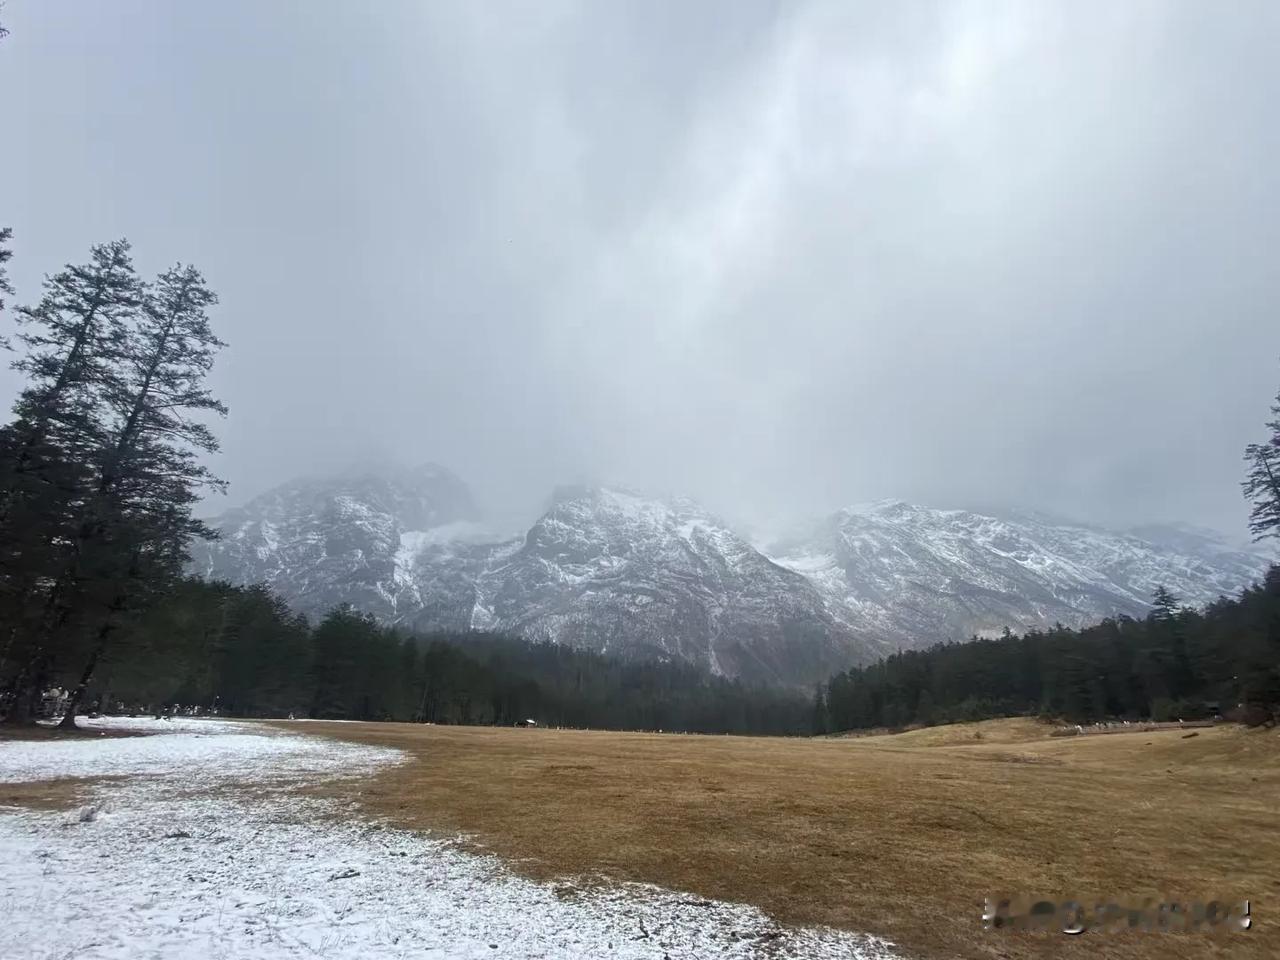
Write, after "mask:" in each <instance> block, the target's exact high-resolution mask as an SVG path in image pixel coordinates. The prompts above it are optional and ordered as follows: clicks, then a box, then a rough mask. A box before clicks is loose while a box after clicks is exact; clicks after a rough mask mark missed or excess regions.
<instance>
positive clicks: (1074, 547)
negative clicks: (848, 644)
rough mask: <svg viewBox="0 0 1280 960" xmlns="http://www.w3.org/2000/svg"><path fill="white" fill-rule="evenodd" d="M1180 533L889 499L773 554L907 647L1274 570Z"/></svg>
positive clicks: (1208, 590)
mask: <svg viewBox="0 0 1280 960" xmlns="http://www.w3.org/2000/svg"><path fill="white" fill-rule="evenodd" d="M1162 531H1163V533H1162ZM1175 532H1176V531H1174V528H1155V527H1153V528H1147V535H1148V536H1149V537H1150V538H1151V539H1142V538H1140V537H1138V536H1135V535H1132V534H1120V533H1112V532H1108V531H1104V530H1099V529H1096V528H1092V527H1086V526H1082V525H1079V524H1074V523H1070V522H1063V521H1060V520H1057V519H1050V518H1047V517H1044V516H1040V515H1037V514H1031V513H1011V514H1009V515H1007V516H1005V517H993V516H984V515H982V514H977V513H971V512H968V511H964V510H935V509H930V508H927V507H919V506H914V505H911V504H908V503H904V502H902V501H900V500H886V501H880V502H876V503H872V504H865V505H861V506H857V507H850V508H848V509H845V510H842V511H840V512H839V513H837V514H835V515H834V516H832V517H829V518H827V520H825V521H824V522H823V523H822V524H820V525H819V526H818V527H817V529H815V530H813V531H810V532H808V533H807V534H806V535H804V536H800V537H794V538H791V539H790V540H788V541H785V542H782V543H780V544H778V545H776V546H774V547H773V548H771V549H770V551H769V553H770V554H771V556H772V557H773V558H774V559H775V560H776V561H777V562H778V563H780V564H782V565H783V566H786V567H788V568H789V569H792V570H795V571H796V572H797V573H801V574H803V575H804V576H806V577H808V578H809V579H810V580H811V581H813V582H814V583H815V584H816V585H817V586H818V587H819V588H820V589H821V590H822V591H823V593H824V595H825V596H826V598H827V602H828V608H829V609H830V610H831V612H832V614H833V615H834V616H836V617H837V618H838V619H840V620H841V621H842V622H843V623H845V624H847V625H848V626H849V628H850V629H851V630H854V631H857V632H860V633H863V634H866V635H870V636H875V637H879V638H882V639H884V640H887V641H889V642H893V643H895V644H900V645H902V646H904V647H905V646H918V645H921V644H926V643H930V642H934V641H938V640H956V639H964V638H967V637H969V636H973V635H974V634H977V635H992V634H996V633H999V632H1000V631H1001V630H1003V629H1004V628H1005V627H1009V628H1010V629H1012V630H1014V631H1020V630H1025V629H1028V628H1032V627H1048V626H1051V625H1052V624H1053V623H1055V622H1061V623H1063V624H1066V625H1068V626H1078V625H1082V624H1086V623H1090V622H1094V621H1097V620H1100V619H1102V618H1103V617H1107V616H1112V615H1116V614H1128V615H1131V616H1142V615H1144V614H1145V613H1146V611H1147V609H1148V606H1147V604H1148V601H1149V600H1150V597H1151V594H1152V592H1153V591H1154V590H1155V588H1156V587H1157V586H1159V585H1164V586H1165V587H1167V588H1168V589H1169V590H1171V591H1172V592H1173V593H1174V594H1175V595H1177V596H1179V597H1180V598H1182V600H1183V601H1184V602H1186V603H1192V604H1203V603H1207V602H1209V601H1210V600H1213V599H1214V598H1216V597H1217V596H1219V595H1221V594H1229V593H1233V592H1235V591H1237V590H1239V589H1240V588H1241V587H1242V586H1245V585H1246V584H1248V583H1249V582H1251V581H1253V580H1255V579H1258V578H1260V577H1261V575H1262V574H1263V573H1264V572H1265V570H1266V567H1267V559H1266V558H1265V557H1262V556H1260V555H1258V554H1253V553H1247V552H1244V551H1239V550H1234V549H1232V548H1231V547H1230V546H1229V545H1228V544H1226V543H1225V542H1224V541H1222V540H1221V538H1217V537H1215V536H1214V535H1212V534H1206V532H1204V531H1198V532H1196V533H1195V535H1194V536H1193V535H1192V534H1190V533H1188V532H1187V531H1185V530H1182V531H1181V532H1180V533H1177V535H1175ZM1153 541H1158V542H1153Z"/></svg>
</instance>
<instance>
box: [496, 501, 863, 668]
mask: <svg viewBox="0 0 1280 960" xmlns="http://www.w3.org/2000/svg"><path fill="white" fill-rule="evenodd" d="M476 599H477V602H476V618H475V619H474V620H473V625H475V626H498V627H500V628H502V629H506V630H511V631H514V632H517V633H520V634H522V635H523V636H525V637H528V638H530V639H547V640H553V641H555V642H559V643H570V644H573V645H575V646H582V647H590V648H593V649H597V650H600V651H602V652H609V653H616V654H621V655H625V656H658V657H675V658H679V659H684V660H688V661H690V662H693V663H697V664H701V665H704V666H706V667H708V668H709V669H710V670H711V671H713V672H715V673H719V674H724V675H728V676H735V677H742V678H745V679H748V680H773V681H777V680H783V681H787V682H808V681H812V680H817V679H819V678H822V677H823V676H825V675H828V674H829V673H830V671H831V669H832V668H833V667H834V666H837V665H840V664H848V663H851V662H854V661H857V660H862V659H865V658H867V657H868V656H869V655H870V654H872V653H873V652H874V651H872V650H870V649H868V648H867V647H866V646H865V645H864V644H862V643H861V642H860V641H859V640H858V639H857V638H856V637H855V636H854V635H852V634H851V633H850V632H849V631H847V630H845V629H844V628H843V627H842V626H841V625H840V624H839V623H838V622H837V621H835V619H834V618H832V617H831V615H830V614H829V613H828V612H827V610H826V609H825V604H824V601H823V598H822V596H821V595H820V594H819V593H818V591H817V590H816V589H814V587H813V585H812V584H810V583H809V582H808V581H807V580H806V579H805V578H804V577H802V576H799V575H797V574H795V573H793V572H791V571H789V570H785V569H783V568H781V567H779V566H777V565H776V564H774V563H772V562H771V561H769V560H768V559H767V558H766V557H764V556H763V555H762V554H760V553H759V552H758V551H757V550H756V549H755V548H754V547H752V546H751V545H750V544H749V543H747V541H745V540H744V539H743V538H741V537H740V536H738V535H737V534H735V533H733V532H732V531H730V530H729V529H728V528H726V527H725V525H724V524H723V523H721V522H720V521H719V520H717V519H716V518H715V517H713V516H711V515H710V514H708V513H707V512H705V511H704V510H702V509H701V508H700V507H699V506H698V505H697V504H695V503H693V502H692V501H689V500H682V499H676V500H653V499H646V498H643V497H639V496H636V495H634V494H631V493H627V492H624V491H619V490H607V489H587V488H576V489H575V488H565V489H562V490H560V491H558V492H557V496H556V502H555V503H554V505H553V506H552V507H551V509H550V510H548V511H547V513H546V514H544V515H543V516H542V517H541V518H540V519H539V520H538V522H537V523H535V524H534V525H533V527H532V528H531V529H530V530H529V533H528V535H527V536H526V537H525V541H524V543H523V544H522V545H521V546H520V547H519V549H517V550H514V551H510V552H509V553H506V554H505V555H502V556H501V557H500V558H498V559H497V560H494V561H491V562H490V563H489V565H488V566H487V568H486V569H485V570H484V571H483V572H482V573H481V574H480V575H479V576H478V578H477V594H476Z"/></svg>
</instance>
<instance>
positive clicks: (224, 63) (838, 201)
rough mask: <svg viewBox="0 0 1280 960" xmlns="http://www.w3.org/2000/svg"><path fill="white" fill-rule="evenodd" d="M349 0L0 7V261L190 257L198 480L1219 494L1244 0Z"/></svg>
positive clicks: (544, 488)
mask: <svg viewBox="0 0 1280 960" xmlns="http://www.w3.org/2000/svg"><path fill="white" fill-rule="evenodd" d="M375 9H376V11H377V12H376V16H371V15H370V14H369V12H368V11H366V10H365V9H364V8H360V7H359V6H358V5H352V4H338V3H325V4H321V3H309V4H306V5H291V4H262V3H256V2H248V0H245V2H226V3H222V4H217V5H215V6H212V7H209V6H204V7H202V6H199V5H189V4H180V5H173V6H168V7H162V6H157V5H155V4H152V3H146V2H142V0H135V2H121V3H116V4H111V5H109V6H107V5H98V4H94V5H85V4H77V3H70V2H40V3H37V2H34V0H25V2H24V0H10V2H9V3H8V4H7V5H6V6H5V18H6V22H7V24H8V25H9V26H10V29H11V31H12V35H11V36H10V37H9V38H8V39H7V40H6V41H4V42H3V44H0V91H3V93H0V98H2V99H0V102H3V105H4V109H3V116H4V117H5V123H4V125H5V137H6V142H7V144H8V146H7V149H5V150H4V151H3V152H2V153H0V221H3V222H6V223H11V224H12V226H13V227H14V228H15V234H16V236H15V241H16V243H15V247H16V251H15V258H14V260H13V262H12V271H11V272H12V274H13V277H14V280H15V282H16V283H17V284H18V286H19V296H18V297H17V298H16V299H17V300H18V301H19V302H22V301H28V300H33V299H35V297H36V296H37V293H38V290H37V286H38V280H39V275H40V273H42V272H44V271H47V270H52V269H54V268H56V267H57V266H58V265H59V264H60V263H62V262H64V261H66V260H68V259H72V258H77V257H80V256H82V255H83V253H84V251H85V250H86V249H87V247H88V245H89V244H90V243H91V242H94V241H97V240H102V239H107V238H111V237H115V236H119V235H127V236H129V237H130V238H131V239H132V240H133V241H134V243H135V247H136V250H137V253H138V259H139V262H140V264H141V265H142V266H144V267H145V268H147V269H148V270H155V269H158V268H159V267H161V266H162V265H165V264H167V263H168V262H169V261H171V260H173V259H176V258H182V259H188V260H191V261H194V262H196V263H197V264H199V265H200V266H201V267H202V268H203V269H204V270H205V272H206V273H207V275H208V276H209V278H210V280H211V282H212V283H213V284H214V286H215V288H216V289H217V290H218V291H219V293H220V295H221V297H222V305H221V307H220V308H219V311H218V314H217V321H218V327H219V331H220V332H221V333H222V335H223V336H224V338H225V339H227V340H229V341H230V342H231V344H232V347H231V349H230V350H229V351H228V352H227V354H226V356H225V358H224V360H223V362H222V363H221V364H220V367H219V369H218V372H217V384H218V388H219V390H220V392H221V394H222V395H223V396H224V397H225V398H226V399H227V401H228V402H229V403H230V404H231V407H232V414H231V417H230V419H229V420H228V421H227V422H226V424H225V426H224V427H223V428H222V436H223V438H224V448H225V449H224V453H223V454H222V455H221V456H220V457H219V458H218V463H217V467H218V469H219V470H220V471H221V473H222V474H223V475H225V476H226V477H227V478H228V479H230V480H231V481H232V484H233V487H232V489H233V494H232V496H233V499H236V500H239V499H244V498H245V497H247V496H250V495H252V494H253V493H255V492H257V491H259V490H261V489H263V488H265V487H267V486H269V485H271V484H273V483H275V482H278V481H280V480H283V479H286V478H288V477H290V476H293V475H295V474H297V473H300V472H308V471H314V470H323V469H328V468H331V467H335V466H340V465H345V464H348V463H350V462H352V461H354V460H360V459H367V458H389V457H391V458H397V459H402V460H408V461H415V460H420V459H436V460H439V461H441V462H444V463H447V464H449V465H451V466H453V467H454V469H456V470H458V471H459V472H460V473H461V474H463V475H464V476H465V477H467V478H468V479H469V480H470V481H471V482H472V484H473V485H474V486H475V487H476V489H477V490H478V491H479V493H480V495H481V497H482V498H483V499H484V500H485V501H487V502H488V504H489V505H490V507H491V508H492V509H493V510H494V511H495V513H496V515H497V517H498V518H499V521H500V522H509V523H512V524H514V523H516V522H518V521H519V520H521V519H523V518H524V517H525V515H526V514H528V513H530V512H531V511H533V510H534V509H535V508H536V507H537V505H538V504H539V503H540V502H541V501H542V499H543V498H544V497H545V496H546V494H547V492H548V491H549V489H550V487H551V486H552V485H553V484H554V483H557V482H560V481H566V480H581V479H600V480H615V481H623V482H627V483H630V484H633V485H638V486H643V487H651V488H658V489H666V490H672V491H679V492H685V493H690V494H692V495H695V496H698V497H700V498H702V499H704V500H706V501H707V502H708V503H709V504H711V505H712V506H714V507H717V508H719V509H721V510H723V511H726V512H727V513H729V514H730V515H732V516H736V517H739V518H744V519H747V520H750V521H752V522H755V523H759V524H764V525H768V524H772V523H776V522H778V521H780V520H782V519H784V518H788V517H793V516H795V515H797V514H807V513H811V512H817V511H821V510H825V509H828V508H833V507H836V506H839V505H841V504H845V503H849V502H854V501H858V500H865V499H870V498H875V497H881V496H901V497H904V498H908V499H915V500H919V501H922V502H926V503H930V504H934V505H939V506H950V505H975V506H1002V505H1025V506H1032V507H1039V508H1043V509H1050V510H1056V511H1060V512H1065V513H1068V514H1071V515H1075V516H1079V517H1083V518H1085V519H1093V520H1097V521H1100V522H1106V523H1129V522H1139V521H1145V520H1152V519H1169V518H1178V519H1186V520H1191V521H1196V522H1203V523H1209V524H1211V525H1215V526H1218V527H1221V528H1225V529H1227V530H1229V531H1232V532H1236V531H1240V530H1242V529H1243V516H1244V509H1243V504H1242V501H1241V500H1240V498H1239V495H1238V489H1237V481H1238V479H1239V474H1240V470H1239V455H1240V450H1241V448H1242V447H1243V445H1244V444H1245V443H1246V442H1248V441H1249V440H1251V439H1256V437H1257V435H1258V434H1259V432H1260V427H1261V421H1262V419H1263V415H1264V414H1265V410H1266V405H1267V403H1268V401H1269V400H1270V398H1271V396H1272V395H1273V394H1274V391H1275V387H1276V385H1277V380H1278V379H1280V377H1278V376H1277V374H1278V373H1280V365H1277V363H1276V360H1277V357H1278V356H1280V324H1278V323H1277V322H1276V317H1275V307H1276V304H1277V302H1280V298H1278V296H1277V294H1278V293H1280V272H1277V271H1276V270H1275V269H1274V266H1273V260H1274V252H1275V250H1277V249H1280V243H1278V241H1280V237H1278V236H1277V233H1278V232H1280V227H1278V226H1277V225H1278V224H1280V217H1277V213H1278V212H1280V204H1278V203H1277V188H1278V186H1280V173H1278V172H1277V171H1280V162H1278V161H1280V156H1278V154H1280V142H1278V141H1280V124H1277V122H1276V119H1275V109H1274V105H1273V103H1272V102H1271V101H1272V100H1273V98H1274V91H1275V90H1276V89H1277V86H1278V81H1280V76H1278V74H1280V66H1277V64H1276V61H1275V58H1274V56H1273V53H1274V50H1275V49H1276V47H1277V43H1278V41H1280V9H1278V8H1277V7H1276V5H1275V4H1271V3H1267V2H1265V0H1262V2H1257V3H1243V2H1242V3H1236V4H1232V5H1230V6H1229V7H1227V8H1212V9H1211V8H1209V7H1206V6H1202V5H1193V4H1155V3H1151V4H1145V3H1131V4H1123V5H1109V6H1107V5H1100V4H1088V5H1085V4H1071V3H1064V4H1048V3H1036V4H1029V3H1024V2H1010V3H944V4H938V5H932V4H923V3H921V4H897V5H886V4H869V3H868V4H848V3H832V4H821V3H786V4H772V3H758V4H757V3H738V2H734V3H706V4H693V5H689V4H674V3H671V4H665V3H664V4H623V3H615V4H601V3H588V2H582V3H545V2H541V3H503V4H463V3H459V4H430V5H422V4H417V3H409V2H405V3H401V4H391V3H387V4H380V5H378V6H377V7H376V8H375ZM15 384H16V381H15V380H14V378H13V375H12V374H10V373H5V374H4V379H3V380H0V388H2V389H3V390H4V393H5V397H6V398H7V397H8V396H9V395H11V393H12V391H13V389H14V387H15Z"/></svg>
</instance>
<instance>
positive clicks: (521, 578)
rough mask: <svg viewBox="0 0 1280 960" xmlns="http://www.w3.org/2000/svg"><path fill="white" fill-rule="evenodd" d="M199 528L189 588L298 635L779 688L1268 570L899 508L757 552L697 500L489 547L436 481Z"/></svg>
mask: <svg viewBox="0 0 1280 960" xmlns="http://www.w3.org/2000/svg"><path fill="white" fill-rule="evenodd" d="M215 526H217V527H218V529H219V530H221V531H222V534H223V539H222V540H220V541H218V542H215V543H212V544H208V545H205V546H203V547H201V548H200V550H199V551H198V553H197V556H196V557H195V560H194V563H193V566H194V568H195V570H196V571H197V572H199V573H201V574H203V575H206V576H209V577H220V578H224V579H228V580H231V581H233V582H236V583H255V582H265V583H267V584H268V585H270V586H271V587H272V588H273V589H275V590H276V591H277V592H278V593H280V594H281V595H282V596H283V597H284V598H285V599H286V600H288V601H289V602H290V603H291V604H292V605H293V606H294V607H295V608H297V609H298V610H300V611H302V612H304V613H306V614H308V615H309V616H312V617H319V616H323V615H324V613H325V612H327V611H328V610H330V609H332V608H333V607H334V606H337V605H338V604H340V603H350V604H352V605H353V606H355V607H356V608H358V609H361V610H365V611H367V612H369V613H372V614H374V615H375V616H377V617H379V618H380V619H382V620H384V621H386V622H388V623H396V624H400V625H403V626H406V627H409V628H411V629H417V630H424V631H425V630H434V629H444V630H452V631H466V630H494V631H507V632H512V633H517V634H520V635H522V636H524V637H527V638H529V639H534V640H549V641H553V642H556V643H568V644H573V645H574V646H579V647H584V648H588V649H592V650H597V651H600V652H607V653H611V654H616V655H619V656H624V657H663V658H675V659H682V660H686V661H689V662H691V663H694V664H698V665H701V666H704V667H706V668H707V669H709V670H711V671H713V672H715V673H720V674H724V675H727V676H733V677H741V678H743V679H746V680H751V681H781V682H784V683H790V684H808V683H811V682H813V681H815V680H817V679H820V678H823V677H825V676H827V675H829V674H830V672H832V670H834V669H836V668H842V667H846V666H848V665H850V664H853V663H857V662H863V661H867V660H870V659H874V658H876V657H878V656H880V655H883V654H884V653H886V652H890V651H892V650H894V649H897V648H899V647H902V648H906V647H915V646H921V645H926V644H929V643H932V642H934V641H938V640H963V639H967V638H968V637H970V636H973V635H974V634H979V635H991V634H997V633H999V632H1000V631H1001V630H1003V629H1004V628H1005V627H1009V628H1010V629H1013V630H1015V631H1018V630H1024V629H1027V628H1029V627H1046V626H1050V625H1052V624H1053V623H1055V622H1062V623H1064V624H1068V625H1073V626H1074V625H1079V624H1084V623H1089V622H1093V621H1096V620H1099V619H1102V618H1103V617H1106V616H1111V615H1115V614H1129V615H1132V616H1141V615H1143V614H1144V613H1145V612H1146V610H1147V601H1148V600H1149V599H1150V597H1151V594H1152V592H1153V591H1154V589H1155V588H1156V586H1157V585H1164V586H1166V587H1167V588H1168V589H1170V590H1171V591H1173V593H1174V594H1176V595H1178V596H1179V597H1181V598H1182V599H1183V600H1184V601H1185V602H1188V603H1196V604H1199V603H1204V602H1207V601H1209V600H1212V599H1214V598H1215V597H1216V596H1218V595H1219V594H1223V593H1233V592H1235V591H1236V590H1238V589H1239V588H1240V587H1242V586H1244V585H1245V584H1247V583H1249V582H1250V581H1252V580H1254V579H1257V578H1259V577H1260V576H1261V575H1262V573H1263V572H1264V571H1265V570H1266V567H1267V560H1266V559H1265V558H1264V557H1262V556H1260V555H1257V554H1254V553H1249V552H1245V551H1241V550H1238V549H1235V548H1233V547H1232V546H1231V545H1230V544H1228V543H1226V542H1225V541H1223V540H1222V539H1221V538H1220V537H1218V536H1217V535H1215V534H1213V533H1212V532H1209V531H1203V530H1196V529H1194V528H1187V527H1178V526H1174V527H1147V528H1143V529H1142V530H1141V531H1136V532H1135V533H1130V534H1122V533H1113V532H1108V531H1104V530H1099V529H1095V528H1092V527H1086V526H1082V525H1080V524H1075V523H1071V522H1064V521H1061V520H1058V519H1056V518H1048V517H1044V516H1040V515H1036V514H1029V513H1011V514H1008V515H1006V516H1003V517H995V516H985V515H982V514H977V513H971V512H967V511H963V510H934V509H930V508H927V507H919V506H912V505H910V504H907V503H903V502H902V501H896V500H892V501H883V502H879V503H873V504H868V505H864V506H860V507H851V508H849V509H846V510H842V511H840V512H839V513H837V514H835V515H834V516H832V517H829V518H827V519H826V520H825V521H824V522H822V523H821V524H819V525H818V526H817V527H816V528H815V529H812V530H809V531H807V532H806V533H805V534H804V535H803V536H800V537H793V538H791V539H789V540H788V541H786V542H783V543H781V544H779V545H777V546H775V547H771V548H770V549H769V550H767V551H765V552H762V551H760V550H758V549H756V548H755V547H754V546H752V545H751V544H750V543H749V542H747V541H746V540H745V539H744V538H743V537H741V536H739V535H738V534H737V533H735V532H734V531H733V530H731V529H730V528H729V527H727V526H726V525H725V524H724V523H723V522H722V521H720V520H718V519H716V518H715V517H714V516H712V515H711V514H709V513H708V512H707V511H705V510H704V509H702V508H701V507H699V506H698V505H697V504H696V503H693V502H692V501H689V500H684V499H654V498H646V497H642V496H638V495H636V494H633V493H628V492H625V491H622V490H611V489H600V488H585V487H578V488H563V489H561V490H559V491H557V493H556V495H555V497H554V498H553V502H552V504H551V506H550V508H549V509H548V510H547V512H546V513H545V514H544V515H543V516H542V517H540V518H539V519H538V521H537V522H536V523H534V524H533V526H532V527H531V528H530V529H529V530H528V532H527V533H526V534H525V535H524V536H523V537H520V538H516V539H511V540H506V541H500V542H495V540H494V538H492V537H487V536H486V535H485V532H484V528H483V527H482V526H481V525H480V524H479V523H478V522H477V521H476V509H475V506H474V504H473V503H472V500H471V496H470V494H469V493H468V491H467V488H466V486H465V485H464V484H463V483H462V481H460V480H459V479H458V478H457V477H455V476H454V475H453V474H451V473H449V472H448V471H447V470H444V469H443V468H441V467H435V466H429V467H423V468H419V469H417V470H408V471H401V472H398V473H394V474H383V475H377V476H374V475H367V476H361V475H355V476H346V477H335V478H330V479H321V480H307V481H300V482H297V483H291V484H286V485H285V486H283V487H280V488H278V489H276V490H273V491H271V492H269V493H267V494H264V495H263V496H261V497H258V498H257V499H255V500H253V501H251V502H250V503H248V504H246V505H245V506H243V507H241V508H239V509H237V510H232V511H229V512H228V513H227V514H225V515H224V516H223V517H221V518H220V519H218V520H217V521H215ZM1138 533H1141V534H1142V535H1141V536H1139V535H1137V534H1138ZM766 553H768V556H766Z"/></svg>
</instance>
